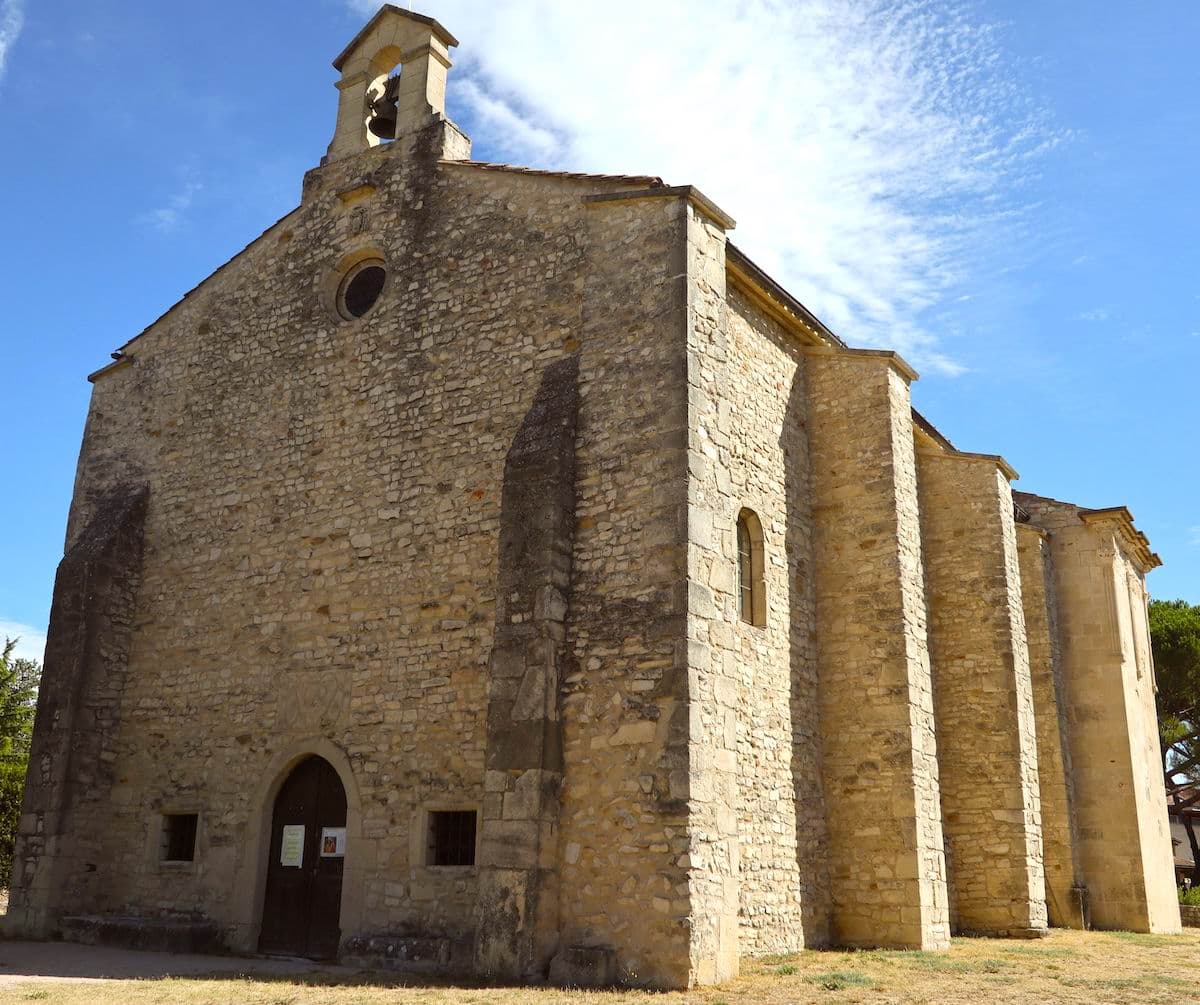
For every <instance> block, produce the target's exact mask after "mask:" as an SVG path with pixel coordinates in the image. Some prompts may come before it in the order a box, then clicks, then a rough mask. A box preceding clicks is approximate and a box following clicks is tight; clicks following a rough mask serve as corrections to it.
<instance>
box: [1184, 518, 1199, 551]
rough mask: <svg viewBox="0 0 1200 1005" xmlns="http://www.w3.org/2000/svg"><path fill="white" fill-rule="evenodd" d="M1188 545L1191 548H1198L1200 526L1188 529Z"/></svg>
mask: <svg viewBox="0 0 1200 1005" xmlns="http://www.w3.org/2000/svg"><path fill="white" fill-rule="evenodd" d="M1187 534H1188V544H1190V545H1191V546H1192V547H1193V548H1200V524H1198V525H1197V526H1195V527H1189V528H1188V532H1187Z"/></svg>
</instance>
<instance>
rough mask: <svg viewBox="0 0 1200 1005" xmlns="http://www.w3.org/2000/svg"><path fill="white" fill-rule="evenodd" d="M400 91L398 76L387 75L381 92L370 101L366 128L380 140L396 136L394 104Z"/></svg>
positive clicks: (392, 138) (391, 138)
mask: <svg viewBox="0 0 1200 1005" xmlns="http://www.w3.org/2000/svg"><path fill="white" fill-rule="evenodd" d="M399 91H400V77H399V75H397V76H395V77H388V81H387V84H386V85H385V86H384V88H383V94H381V95H380V96H379V97H378V98H376V99H375V100H374V101H372V102H371V119H370V121H369V122H368V123H367V128H368V129H370V130H371V132H373V133H374V134H375V135H376V136H378V137H379V138H380V139H381V140H394V139H395V138H396V114H397V113H396V104H397V97H398V94H399Z"/></svg>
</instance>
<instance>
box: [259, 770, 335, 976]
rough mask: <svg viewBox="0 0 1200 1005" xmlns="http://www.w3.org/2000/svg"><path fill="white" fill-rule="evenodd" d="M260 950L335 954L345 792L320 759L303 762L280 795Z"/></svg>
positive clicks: (327, 956)
mask: <svg viewBox="0 0 1200 1005" xmlns="http://www.w3.org/2000/svg"><path fill="white" fill-rule="evenodd" d="M268 849H269V850H268V856H269V857H268V859H267V888H266V894H265V896H264V898H263V914H262V929H261V934H260V936H259V950H260V952H264V953H286V954H288V955H289V956H308V957H311V958H313V959H332V958H333V957H335V956H337V949H338V942H339V940H340V938H341V927H340V923H339V922H340V919H339V912H340V908H341V900H342V871H343V868H344V866H345V861H346V859H345V856H346V790H345V789H344V788H343V787H342V781H341V779H340V778H338V774H337V772H336V771H335V770H334V768H333V765H331V764H330V763H329V762H328V761H327V760H325V758H323V757H316V756H313V757H309V758H306V759H305V760H303V761H301V762H300V763H299V764H298V765H296V767H295V769H293V771H292V773H291V774H290V775H289V776H288V778H287V781H285V782H284V783H283V786H282V788H280V790H279V795H278V796H276V797H275V808H274V812H273V815H272V818H271V841H270V844H269V846H268Z"/></svg>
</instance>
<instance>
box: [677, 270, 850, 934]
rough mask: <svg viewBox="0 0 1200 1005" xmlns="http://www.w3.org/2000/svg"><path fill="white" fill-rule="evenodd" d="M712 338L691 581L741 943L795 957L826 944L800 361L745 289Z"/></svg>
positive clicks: (702, 372)
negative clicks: (734, 862)
mask: <svg viewBox="0 0 1200 1005" xmlns="http://www.w3.org/2000/svg"><path fill="white" fill-rule="evenodd" d="M707 334H708V338H707V339H705V340H702V341H701V342H700V344H699V345H698V348H697V351H696V356H695V362H694V374H695V379H694V380H693V383H692V387H691V389H690V394H691V401H692V407H693V412H694V419H693V423H694V425H695V429H696V432H695V436H696V439H697V449H696V451H695V454H694V456H693V466H692V471H693V479H694V480H693V493H694V500H695V503H696V509H695V510H694V511H693V523H694V531H693V548H694V549H696V551H697V552H698V554H696V557H695V561H696V562H698V567H693V576H694V577H697V578H698V579H699V581H700V582H701V583H702V584H705V585H707V586H708V587H709V588H710V589H711V590H712V599H713V604H714V616H713V617H712V619H711V621H710V624H709V626H708V634H707V642H708V644H709V646H710V647H711V653H712V657H711V658H712V659H713V660H714V661H718V662H720V664H721V665H722V666H723V667H724V668H725V671H724V676H723V683H722V686H723V687H729V688H731V689H732V700H730V698H729V697H726V699H725V704H726V707H729V708H732V709H734V710H735V714H736V720H737V804H736V805H737V813H738V846H739V862H740V910H739V914H740V919H741V920H740V928H739V947H740V951H741V952H742V953H745V954H752V955H753V954H761V953H780V952H794V951H795V950H797V949H800V948H802V947H804V946H806V945H809V946H811V945H822V944H824V943H825V942H827V941H828V938H829V887H828V863H827V843H826V835H825V803H824V796H823V792H822V788H821V746H820V724H819V721H818V695H817V662H816V656H817V650H816V641H817V640H816V624H815V613H814V604H815V601H814V576H813V558H812V499H811V487H810V481H811V473H810V458H809V446H808V398H807V391H806V386H805V376H804V367H805V356H804V353H803V351H802V348H801V346H802V343H801V341H800V340H799V339H798V337H797V336H796V335H795V334H794V333H792V332H789V331H787V330H785V329H784V328H783V327H782V326H781V325H780V324H779V323H778V322H776V321H775V320H773V319H772V318H771V317H769V316H768V315H767V313H766V312H765V311H764V309H762V308H761V307H760V306H759V305H758V304H757V303H755V302H754V301H753V300H752V299H751V297H750V295H749V294H748V293H747V292H745V291H744V290H742V289H740V288H738V287H730V289H729V290H728V293H727V296H726V306H725V309H724V310H723V312H722V314H721V318H720V323H719V324H716V325H714V326H713V327H712V328H711V329H710V331H709V332H708V333H707ZM743 508H748V509H750V510H752V511H753V512H754V513H755V514H756V516H757V517H758V518H759V520H760V522H761V524H762V528H763V537H764V563H763V569H764V585H765V592H766V623H765V624H764V625H763V626H761V627H760V626H757V625H753V624H750V623H747V622H745V621H743V620H741V618H740V617H739V614H738V598H737V594H736V540H735V530H734V528H735V522H736V520H737V517H738V514H739V512H740V511H741V510H742V509H743Z"/></svg>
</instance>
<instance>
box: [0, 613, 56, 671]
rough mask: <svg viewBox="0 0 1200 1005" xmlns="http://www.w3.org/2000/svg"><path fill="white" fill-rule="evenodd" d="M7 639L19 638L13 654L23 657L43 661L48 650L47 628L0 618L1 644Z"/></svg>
mask: <svg viewBox="0 0 1200 1005" xmlns="http://www.w3.org/2000/svg"><path fill="white" fill-rule="evenodd" d="M6 639H17V640H19V641H18V642H17V645H16V648H15V649H13V655H14V656H18V657H20V658H22V659H27V660H37V661H38V662H39V663H41V662H42V656H43V654H44V653H45V651H46V629H45V628H35V627H34V626H33V625H26V624H22V623H21V622H20V621H5V620H3V619H0V645H2V644H3V643H4V641H5V640H6Z"/></svg>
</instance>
